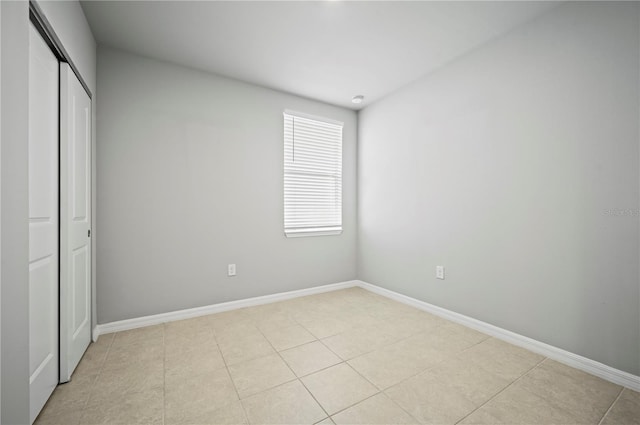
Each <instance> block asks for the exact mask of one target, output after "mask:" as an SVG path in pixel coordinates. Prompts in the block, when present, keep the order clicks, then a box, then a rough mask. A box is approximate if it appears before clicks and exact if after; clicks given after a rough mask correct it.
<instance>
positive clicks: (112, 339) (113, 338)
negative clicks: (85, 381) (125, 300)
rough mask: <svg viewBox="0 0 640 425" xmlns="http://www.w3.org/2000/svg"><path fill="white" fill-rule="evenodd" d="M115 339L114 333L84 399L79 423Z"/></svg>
mask: <svg viewBox="0 0 640 425" xmlns="http://www.w3.org/2000/svg"><path fill="white" fill-rule="evenodd" d="M116 333H117V332H116ZM115 339H116V335H115V333H114V334H113V336H111V341H109V344H108V345H107V352H106V353H104V358H103V359H102V361H101V362H100V366H99V367H98V373H96V376H95V377H94V378H93V382H92V383H91V388H90V390H89V395H88V396H87V399H86V400H85V401H84V404H83V405H82V409H80V417H79V418H78V423H80V421H81V420H82V417H83V416H84V412H85V410H87V406H88V405H89V401H91V396H92V395H93V393H94V391H95V388H96V386H97V385H98V378H100V375H102V372H103V370H104V364H105V363H106V362H107V358H108V357H109V353H111V347H113V341H114V340H115Z"/></svg>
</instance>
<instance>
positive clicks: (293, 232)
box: [284, 228, 342, 238]
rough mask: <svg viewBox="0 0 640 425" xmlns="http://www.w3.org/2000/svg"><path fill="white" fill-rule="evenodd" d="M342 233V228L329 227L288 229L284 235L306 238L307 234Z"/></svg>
mask: <svg viewBox="0 0 640 425" xmlns="http://www.w3.org/2000/svg"><path fill="white" fill-rule="evenodd" d="M341 233H342V229H341V228H327V229H317V230H309V229H303V230H288V231H285V232H284V235H285V236H286V237H288V238H304V237H307V236H332V235H339V234H341Z"/></svg>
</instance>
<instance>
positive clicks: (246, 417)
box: [208, 314, 249, 423]
mask: <svg viewBox="0 0 640 425" xmlns="http://www.w3.org/2000/svg"><path fill="white" fill-rule="evenodd" d="M214 315H215V314H210V315H208V316H214ZM211 332H213V338H214V340H215V342H216V347H217V348H218V351H219V352H220V357H221V358H222V362H223V363H224V368H225V370H226V371H227V375H229V380H230V381H231V385H233V390H234V391H235V392H236V396H238V403H240V407H241V408H242V414H243V415H244V418H245V419H246V420H247V423H249V416H248V415H247V409H245V408H244V404H243V403H242V399H241V398H240V393H239V392H238V388H237V387H236V383H235V381H234V380H233V377H232V376H231V370H229V365H228V364H227V359H225V358H224V354H223V353H222V349H221V348H220V344H218V333H217V332H216V330H215V327H214V326H213V324H211Z"/></svg>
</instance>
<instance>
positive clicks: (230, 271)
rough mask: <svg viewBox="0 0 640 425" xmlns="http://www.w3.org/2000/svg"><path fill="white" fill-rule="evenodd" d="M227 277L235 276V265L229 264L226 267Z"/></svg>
mask: <svg viewBox="0 0 640 425" xmlns="http://www.w3.org/2000/svg"><path fill="white" fill-rule="evenodd" d="M227 275H228V276H235V275H236V265H235V264H229V265H228V266H227Z"/></svg>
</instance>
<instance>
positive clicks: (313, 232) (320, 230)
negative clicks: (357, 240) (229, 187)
mask: <svg viewBox="0 0 640 425" xmlns="http://www.w3.org/2000/svg"><path fill="white" fill-rule="evenodd" d="M288 117H291V118H293V119H294V120H295V118H302V119H305V120H311V121H317V122H319V123H323V124H328V125H332V126H338V127H340V156H339V162H340V163H339V170H340V173H339V176H338V178H339V181H340V184H339V188H340V195H339V196H340V201H339V205H340V206H339V208H340V214H339V216H340V223H339V225H337V226H318V227H316V228H313V227H301V228H298V229H293V228H289V229H287V226H286V217H287V189H286V181H287V143H294V141H295V134H292V135H291V137H292V138H291V139H290V140H288V139H287V134H286V127H287V119H288ZM282 124H283V137H282V140H283V145H282V146H283V151H284V152H283V153H284V154H283V167H282V170H283V179H282V183H283V207H284V209H283V227H284V234H285V236H286V237H287V238H300V237H309V236H331V235H334V236H335V235H340V234H342V232H343V230H344V227H343V218H344V217H343V184H342V181H343V175H344V172H343V171H344V170H343V168H344V167H343V166H344V161H343V156H344V122H342V121H338V120H334V119H331V118H326V117H320V116H317V115H311V114H307V113H304V112H298V111H292V110H290V109H285V110H284V111H283V122H282ZM325 174H326V175H327V176H332V177H335V176H334V175H331V174H330V173H325ZM321 175H322V174H321Z"/></svg>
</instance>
